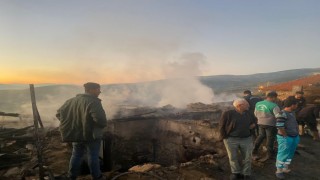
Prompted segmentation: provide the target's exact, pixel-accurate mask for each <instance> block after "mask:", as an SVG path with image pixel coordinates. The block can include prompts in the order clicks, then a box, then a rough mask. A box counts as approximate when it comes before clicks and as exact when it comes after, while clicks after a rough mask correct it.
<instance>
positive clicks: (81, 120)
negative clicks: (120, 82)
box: [56, 82, 107, 180]
mask: <svg viewBox="0 0 320 180" xmlns="http://www.w3.org/2000/svg"><path fill="white" fill-rule="evenodd" d="M84 89H85V93H84V94H78V95H76V97H73V98H71V99H69V100H67V101H66V102H65V103H64V104H63V105H62V106H61V107H60V108H59V109H58V111H57V114H56V117H57V118H58V119H59V120H60V126H59V129H60V133H61V137H62V140H63V141H64V142H72V146H73V150H72V156H71V158H70V163H69V174H68V176H69V178H70V179H76V178H77V176H78V175H79V173H80V165H81V162H82V156H83V155H84V154H85V153H87V154H88V165H89V168H90V172H91V175H92V178H93V179H94V180H97V179H98V180H101V179H103V176H102V173H101V170H100V162H99V151H100V145H101V139H102V135H103V129H104V127H106V125H107V118H106V114H105V111H104V109H103V107H102V104H101V100H100V99H99V98H98V96H99V94H100V93H101V91H100V85H99V84H97V83H93V82H88V83H86V84H84Z"/></svg>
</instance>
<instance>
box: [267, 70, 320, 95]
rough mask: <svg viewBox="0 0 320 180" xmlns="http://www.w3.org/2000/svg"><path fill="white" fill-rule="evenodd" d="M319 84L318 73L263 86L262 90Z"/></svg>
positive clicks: (290, 88)
mask: <svg viewBox="0 0 320 180" xmlns="http://www.w3.org/2000/svg"><path fill="white" fill-rule="evenodd" d="M311 85H313V86H320V74H316V75H312V76H307V77H303V78H299V79H296V80H292V81H288V82H283V83H278V84H275V85H272V86H268V87H265V88H263V90H276V91H291V90H292V87H293V86H303V87H308V86H311Z"/></svg>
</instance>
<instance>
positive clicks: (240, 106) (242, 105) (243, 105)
mask: <svg viewBox="0 0 320 180" xmlns="http://www.w3.org/2000/svg"><path fill="white" fill-rule="evenodd" d="M233 106H234V108H235V109H236V110H237V111H238V112H241V113H242V112H244V111H246V110H248V109H249V103H248V102H247V101H246V100H245V99H241V98H240V99H236V100H234V101H233Z"/></svg>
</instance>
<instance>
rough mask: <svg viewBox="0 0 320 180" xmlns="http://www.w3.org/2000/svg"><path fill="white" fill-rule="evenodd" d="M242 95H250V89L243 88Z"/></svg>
mask: <svg viewBox="0 0 320 180" xmlns="http://www.w3.org/2000/svg"><path fill="white" fill-rule="evenodd" d="M243 95H244V96H250V95H252V93H251V91H250V90H245V91H243Z"/></svg>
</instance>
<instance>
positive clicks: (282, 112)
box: [275, 110, 288, 119]
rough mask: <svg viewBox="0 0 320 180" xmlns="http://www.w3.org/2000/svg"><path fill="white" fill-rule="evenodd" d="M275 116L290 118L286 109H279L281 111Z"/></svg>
mask: <svg viewBox="0 0 320 180" xmlns="http://www.w3.org/2000/svg"><path fill="white" fill-rule="evenodd" d="M275 117H276V118H277V119H287V118H288V116H287V113H286V111H284V110H282V111H279V113H277V114H276V115H275Z"/></svg>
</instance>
